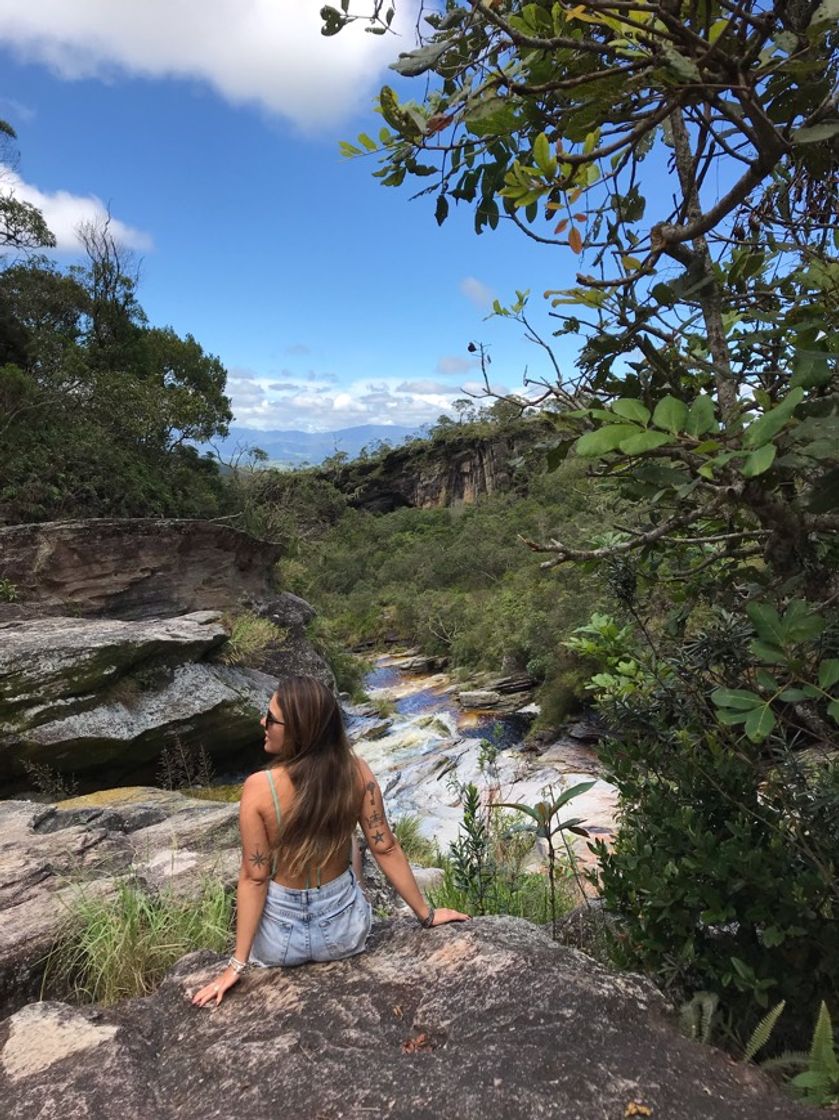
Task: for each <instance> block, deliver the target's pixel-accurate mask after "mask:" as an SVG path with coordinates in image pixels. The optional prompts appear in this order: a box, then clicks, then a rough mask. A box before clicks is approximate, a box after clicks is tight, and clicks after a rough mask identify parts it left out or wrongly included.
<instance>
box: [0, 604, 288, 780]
mask: <svg viewBox="0 0 839 1120" xmlns="http://www.w3.org/2000/svg"><path fill="white" fill-rule="evenodd" d="M224 640H225V631H224V629H223V627H222V626H221V625H220V624H219V623H218V616H217V615H216V614H214V613H213V612H207V611H203V612H197V613H194V614H190V615H183V616H181V617H180V618H173V619H167V620H160V619H154V620H145V621H133V622H132V621H115V620H111V619H80V618H46V619H40V620H29V621H17V622H7V623H0V783H3V784H5V787H6V789H7V790H14V789H17V790H19V789H21V788H22V786H23V785H24V784H25V764H30V765H32V764H35V765H38V766H41V765H47V766H49V767H50V769H51V770H57V771H59V772H63V773H73V774H74V775H75V776H76V777H77V778H78V780H79V781H80V782H81V783H82V784H83V785H84V784H87V785H91V784H96V785H99V786H102V785H103V784H113V783H115V782H126V781H129V782H130V781H137V780H143V779H145V780H148V779H149V778H151V777H152V776H153V774H154V771H155V766H156V764H157V761H158V760H159V758H160V756H161V753H162V752H163V751H164V749H165V748H166V747H167V745H174V744H175V743H177V745H178V746H177V749H178V750H179V751H180V750H182V751H185V752H186V753H187V754H189V753H199V752H200V751H202V750H203V751H205V752H206V753H207V755H209V756H210V757H214V758H217V759H225V760H229V759H239V758H241V756H242V754H243V752H247V751H248V749H249V748H252V749H253V750H254V751H258V747H259V742H260V730H259V724H258V720H259V717H260V715H261V713H262V712H263V711H264V710H265V708H266V706H267V703H268V699H269V697H270V695H271V692H272V690H273V688H274V685H275V681H274V678H272V677H267V676H265V675H264V674H261V673H259V672H257V671H253V670H249V669H237V668H232V667H228V666H224V665H217V664H212V663H209V662H206V661H203V660H199V659H200V658H202V657H204V656H205V655H206V654H207V653H208V652H211V651H212V650H213V649H214V648H215V647H217V646H218V645H220V644H221V643H222V642H224Z"/></svg>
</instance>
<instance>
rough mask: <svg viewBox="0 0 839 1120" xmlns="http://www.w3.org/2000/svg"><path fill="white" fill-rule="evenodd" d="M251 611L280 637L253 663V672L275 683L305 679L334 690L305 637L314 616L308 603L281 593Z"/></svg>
mask: <svg viewBox="0 0 839 1120" xmlns="http://www.w3.org/2000/svg"><path fill="white" fill-rule="evenodd" d="M254 611H255V613H256V614H258V615H259V616H260V617H261V618H267V619H268V621H269V622H272V623H273V624H274V625H275V626H276V627H277V628H278V630H279V632H280V633H281V634H282V640H281V641H277V642H272V643H270V644H269V645H268V646H267V647H266V648H265V649H264V650H263V651H262V652H261V653H260V654H259V656H258V657H257V658H256V659H255V660H254V663H253V667H254V668H255V669H259V670H261V671H262V672H263V673H267V674H268V675H269V676H270V677H272V678H273V679H274V680H275V681H276V680H277V679H278V678H279V677H289V676H308V677H315V678H316V679H317V680H319V681H322V682H323V684H325V685H327V686H328V687H329V688H332V689H334V688H335V675H334V673H333V672H332V670H331V669H330V668H329V665H328V664H327V663H326V660H325V659H324V658H323V657H322V656H321V654H320V653H318V651H317V650H316V649H315V648H314V646H313V645H312V643H311V641H310V639H309V637H308V634H307V633H306V627H307V626H308V625H309V623H310V622H311V621H312V620H313V619H314V617H315V613H316V612H315V608H314V607H313V606H312V605H311V604H310V603H307V602H306V600H305V599H301V598H300V597H299V596H297V595H292V594H291V592H290V591H284V592H283V593H282V594H281V595H277V596H276V597H274V598H273V599H271V600H269V602H267V603H261V604H260V603H258V604H255V605H254Z"/></svg>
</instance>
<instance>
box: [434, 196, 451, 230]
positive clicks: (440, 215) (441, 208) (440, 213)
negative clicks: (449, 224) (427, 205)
mask: <svg viewBox="0 0 839 1120" xmlns="http://www.w3.org/2000/svg"><path fill="white" fill-rule="evenodd" d="M448 216H449V200H448V199H447V198H446V196H445V195H444V194H441V195H438V196H437V206H436V207H435V209H434V217H435V218H436V220H437V225H438V226H441V225H442V224H443V222H444V221H445V220H446V218H447V217H448Z"/></svg>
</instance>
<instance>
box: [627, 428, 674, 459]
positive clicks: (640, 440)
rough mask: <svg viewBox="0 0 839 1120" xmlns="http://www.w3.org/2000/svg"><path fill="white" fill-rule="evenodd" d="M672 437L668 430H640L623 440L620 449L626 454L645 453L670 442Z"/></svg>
mask: <svg viewBox="0 0 839 1120" xmlns="http://www.w3.org/2000/svg"><path fill="white" fill-rule="evenodd" d="M670 439H671V437H670V436H669V435H668V434H667V432H638V433H637V434H636V435H634V436H630V437H629V438H628V439H625V440H622V441H621V443H620V449H621V451H622V452H623V453H624V455H643V453H644V452H645V451H652V450H654V449H655V448H656V447H661V445H662V444H663V443H669V442H670Z"/></svg>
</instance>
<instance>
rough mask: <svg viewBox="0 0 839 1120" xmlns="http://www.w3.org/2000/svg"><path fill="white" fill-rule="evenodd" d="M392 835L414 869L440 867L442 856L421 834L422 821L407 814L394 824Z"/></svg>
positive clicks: (431, 842)
mask: <svg viewBox="0 0 839 1120" xmlns="http://www.w3.org/2000/svg"><path fill="white" fill-rule="evenodd" d="M393 835H394V836H395V837H396V839H397V840H398V841H399V847H400V848H401V849H402V851H403V852H404V853H405V855H406V856H407V857H408V862H409V863H413V864H414V866H416V867H440V866H441V861H442V858H443V857H442V856H441V854H440V850H439V848H438V847H437V845H436V844H435V843H434V842H433V841H432V840H429V839H428V838H427V837H425V836H423V834H422V821H421V819H420V818H419V817H417V816H415V815H413V814H410V813H409V814H408V815H407V816H404V817H400V818H399V820H398V821H395V822H394V825H393Z"/></svg>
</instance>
